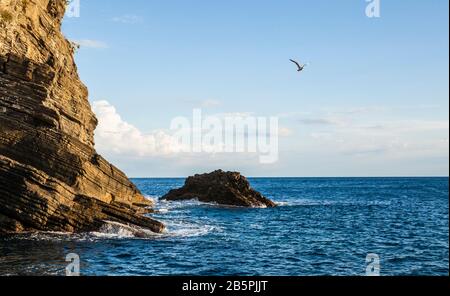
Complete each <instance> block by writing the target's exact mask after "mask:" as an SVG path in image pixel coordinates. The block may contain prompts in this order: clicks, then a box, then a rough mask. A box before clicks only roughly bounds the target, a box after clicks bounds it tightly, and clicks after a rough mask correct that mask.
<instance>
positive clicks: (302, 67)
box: [290, 59, 308, 72]
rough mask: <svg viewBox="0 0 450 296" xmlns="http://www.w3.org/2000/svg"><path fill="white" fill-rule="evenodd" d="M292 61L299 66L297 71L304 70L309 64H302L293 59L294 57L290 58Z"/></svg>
mask: <svg viewBox="0 0 450 296" xmlns="http://www.w3.org/2000/svg"><path fill="white" fill-rule="evenodd" d="M290 61H291V62H293V63H294V64H296V65H297V67H298V69H297V71H298V72H301V71H303V69H304V68H305V66H306V65H308V64H304V65H300V64H299V63H298V62H296V61H294V60H292V59H290Z"/></svg>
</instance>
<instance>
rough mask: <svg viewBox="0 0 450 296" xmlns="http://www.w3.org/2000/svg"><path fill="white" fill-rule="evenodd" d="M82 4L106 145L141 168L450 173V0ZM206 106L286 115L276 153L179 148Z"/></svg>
mask: <svg viewBox="0 0 450 296" xmlns="http://www.w3.org/2000/svg"><path fill="white" fill-rule="evenodd" d="M79 1H80V14H79V17H69V16H66V18H65V19H64V22H63V33H64V34H65V36H66V37H67V38H68V39H70V40H73V41H74V42H77V43H78V44H80V49H79V50H78V51H77V53H76V62H77V65H78V71H79V74H80V77H81V79H82V81H83V82H84V83H85V84H86V85H87V87H88V88H89V101H90V102H91V105H92V107H93V109H94V112H95V113H96V115H97V117H98V119H99V126H98V128H97V130H96V134H95V137H96V149H97V151H98V152H99V153H101V154H102V155H103V156H105V157H106V158H107V159H108V160H110V161H111V162H112V163H113V164H115V165H116V166H118V167H119V168H121V169H122V170H124V171H125V173H127V174H128V175H129V176H131V177H183V176H187V175H191V174H193V173H203V172H207V171H212V170H215V169H218V168H221V169H224V170H233V171H240V172H242V173H243V174H244V175H247V176H299V177H326V176H338V177H344V176H448V171H449V152H448V150H449V140H448V139H449V113H448V108H449V88H448V79H449V68H448V64H449V60H448V56H449V48H448V43H449V40H448V36H449V32H448V22H449V18H448V8H449V7H448V5H449V3H448V1H446V0H430V1H410V0H397V1H386V0H380V16H379V17H377V18H369V17H367V15H366V6H367V5H368V3H367V2H366V1H365V0H345V1H331V0H314V1H312V0H311V1H306V0H292V1H291V0H282V1H266V0H246V1H242V0H227V1H223V0H222V1H219V0H192V1H183V0H165V1H162V0H160V1H156V0H133V1H119V0H79ZM289 59H296V60H298V61H300V62H302V63H308V65H307V66H306V67H305V69H304V71H302V72H300V73H298V72H297V71H296V67H295V65H294V64H293V63H291V62H290V61H289ZM194 109H201V111H202V114H203V115H204V116H215V117H217V118H221V119H223V118H225V117H226V116H227V115H229V116H232V115H241V116H253V117H264V118H269V117H276V118H278V124H279V127H278V131H279V135H278V159H277V161H275V162H272V163H261V161H260V158H259V157H258V153H250V152H242V153H217V152H214V153H211V152H200V153H198V152H197V153H179V152H174V151H172V149H171V147H172V146H173V145H174V142H173V130H170V127H171V122H172V120H173V119H174V118H177V117H180V116H182V117H186V118H188V119H191V120H192V121H193V119H192V116H193V110H194Z"/></svg>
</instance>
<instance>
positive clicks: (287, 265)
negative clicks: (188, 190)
mask: <svg viewBox="0 0 450 296" xmlns="http://www.w3.org/2000/svg"><path fill="white" fill-rule="evenodd" d="M249 181H250V183H251V185H252V187H253V188H255V189H256V190H258V191H260V192H261V193H263V194H264V195H265V196H267V197H269V198H270V199H272V200H274V201H275V202H276V203H277V204H278V206H277V207H275V208H239V207H225V206H220V205H217V204H210V203H201V202H198V201H195V200H192V201H181V202H167V201H159V198H160V197H161V196H162V195H164V194H165V193H166V192H168V191H169V190H170V189H173V188H177V187H180V186H182V185H183V183H184V179H182V178H172V179H170V178H147V179H133V182H134V183H135V184H136V185H137V186H138V187H139V189H140V190H141V191H142V192H143V194H145V195H146V196H147V197H148V198H151V199H154V200H155V201H156V210H157V212H156V213H153V214H150V216H151V217H153V218H155V219H157V220H160V221H162V222H164V223H165V224H166V226H167V230H166V231H165V232H164V233H162V234H155V235H151V236H149V237H147V238H137V237H134V236H133V234H132V232H130V231H129V230H127V228H126V227H124V228H121V227H104V228H103V229H102V230H100V231H98V232H93V233H84V234H75V235H74V234H67V233H29V234H20V235H14V236H8V237H1V238H0V275H62V276H64V275H66V274H67V273H68V270H69V272H73V270H75V271H76V269H70V268H68V266H69V265H70V264H72V263H74V262H75V263H77V264H78V263H79V269H78V270H79V274H80V275H86V276H91V275H92V276H94V275H95V276H98V275H112V276H122V275H136V276H155V275H205V276H207V275H280V276H313V275H344V276H345V275H361V276H364V275H373V273H375V274H376V275H377V274H379V275H381V276H391V275H394V276H395V275H447V276H448V275H449V225H448V222H449V220H448V218H449V217H448V208H449V207H448V205H449V190H448V187H449V180H448V177H436V178H249ZM116 226H117V225H116ZM74 258H75V259H76V260H75V259H74Z"/></svg>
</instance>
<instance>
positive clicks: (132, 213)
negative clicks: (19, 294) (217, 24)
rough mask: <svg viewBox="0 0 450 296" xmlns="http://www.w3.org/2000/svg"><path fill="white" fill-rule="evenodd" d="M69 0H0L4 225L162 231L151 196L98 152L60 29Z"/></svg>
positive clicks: (0, 204) (7, 228)
mask: <svg viewBox="0 0 450 296" xmlns="http://www.w3.org/2000/svg"><path fill="white" fill-rule="evenodd" d="M65 3H66V1H62V0H34V1H16V0H0V4H1V5H0V232H20V231H34V230H45V231H68V232H78V231H91V230H96V229H98V228H100V227H101V226H102V225H103V224H104V221H105V220H108V221H115V222H119V223H123V224H127V225H137V226H140V227H144V228H146V229H151V230H152V231H154V232H161V231H162V230H163V229H164V225H163V224H162V223H160V222H158V221H155V220H152V219H150V218H147V217H144V216H142V214H143V213H145V211H147V210H146V208H147V207H148V206H151V205H152V203H151V202H150V201H149V200H147V199H145V198H144V197H143V196H142V194H141V193H140V192H139V190H138V189H137V188H136V187H135V186H134V185H133V184H132V183H131V182H130V181H129V180H128V178H127V177H126V176H125V174H123V173H122V172H121V171H120V170H118V169H117V168H116V167H114V166H113V165H111V164H109V163H108V162H107V161H106V160H105V159H103V158H102V157H101V156H100V155H98V154H97V153H96V152H95V149H94V129H95V127H96V125H97V119H96V118H95V116H94V114H93V112H92V110H91V107H90V105H89V102H88V91H87V89H86V87H85V86H84V85H83V84H82V83H81V81H80V79H79V77H78V73H77V68H76V65H75V62H74V58H73V53H74V50H75V48H76V46H75V45H74V44H73V43H72V42H69V41H68V40H66V39H65V38H64V36H63V35H62V33H61V30H60V29H61V21H62V18H63V16H64V12H65Z"/></svg>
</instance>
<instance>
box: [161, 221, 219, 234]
mask: <svg viewBox="0 0 450 296" xmlns="http://www.w3.org/2000/svg"><path fill="white" fill-rule="evenodd" d="M164 223H165V224H166V230H165V232H164V233H163V235H165V236H169V237H196V236H203V235H207V234H210V233H213V232H220V231H221V230H222V229H221V228H220V227H218V226H214V225H208V224H202V223H192V222H183V221H166V222H164Z"/></svg>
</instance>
